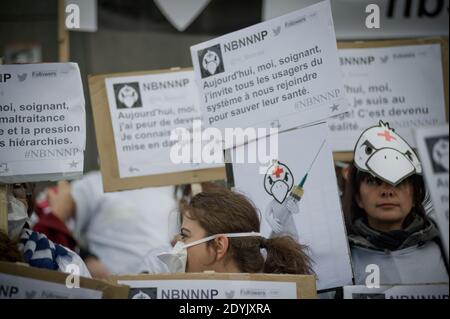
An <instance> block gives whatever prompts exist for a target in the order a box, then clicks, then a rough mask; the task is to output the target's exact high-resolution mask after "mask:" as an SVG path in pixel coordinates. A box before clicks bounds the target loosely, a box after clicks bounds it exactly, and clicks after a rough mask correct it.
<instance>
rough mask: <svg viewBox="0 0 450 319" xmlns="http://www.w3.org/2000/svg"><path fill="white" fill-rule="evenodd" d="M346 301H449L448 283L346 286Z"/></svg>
mask: <svg viewBox="0 0 450 319" xmlns="http://www.w3.org/2000/svg"><path fill="white" fill-rule="evenodd" d="M344 299H449V298H448V283H447V284H442V285H434V284H433V285H399V286H380V288H368V287H366V286H346V287H344Z"/></svg>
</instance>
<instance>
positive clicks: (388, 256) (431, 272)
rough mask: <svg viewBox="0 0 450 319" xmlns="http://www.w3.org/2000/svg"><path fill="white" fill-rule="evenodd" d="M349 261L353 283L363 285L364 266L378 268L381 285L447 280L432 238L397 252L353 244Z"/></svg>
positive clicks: (438, 251)
mask: <svg viewBox="0 0 450 319" xmlns="http://www.w3.org/2000/svg"><path fill="white" fill-rule="evenodd" d="M351 251H352V263H353V271H354V275H355V284H356V285H365V283H366V277H367V276H368V275H369V273H366V267H367V265H370V264H375V265H377V266H378V267H379V269H380V284H382V285H391V284H392V285H394V284H427V283H447V282H448V273H447V270H446V267H445V263H444V260H443V258H442V254H441V250H440V248H439V246H438V245H437V244H436V243H435V242H434V241H429V242H427V243H425V244H424V245H422V246H418V245H416V246H412V247H408V248H405V249H401V250H396V251H377V250H372V249H368V248H363V247H357V246H353V247H352V249H351Z"/></svg>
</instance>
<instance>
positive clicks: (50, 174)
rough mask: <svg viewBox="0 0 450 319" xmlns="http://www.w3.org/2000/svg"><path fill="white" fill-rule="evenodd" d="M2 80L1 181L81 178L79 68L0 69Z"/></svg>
mask: <svg viewBox="0 0 450 319" xmlns="http://www.w3.org/2000/svg"><path fill="white" fill-rule="evenodd" d="M0 77H1V80H0V124H1V126H0V182H4V183H14V182H25V181H27V182H31V181H39V180H56V179H63V178H64V179H68V178H75V177H78V176H80V175H81V174H82V172H83V159H84V154H83V153H84V149H85V140H86V123H85V110H84V105H85V103H84V95H83V86H82V83H81V76H80V70H79V68H78V65H77V64H76V63H45V64H26V65H0Z"/></svg>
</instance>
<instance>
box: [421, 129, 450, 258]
mask: <svg viewBox="0 0 450 319" xmlns="http://www.w3.org/2000/svg"><path fill="white" fill-rule="evenodd" d="M415 133H416V142H417V150H418V152H419V155H420V159H421V162H422V169H423V172H424V175H425V181H426V183H427V186H428V189H429V191H430V194H431V201H432V202H433V207H434V210H435V212H436V219H437V223H438V226H439V230H440V232H441V239H442V242H443V244H444V247H445V252H446V254H447V256H446V257H447V263H448V258H449V241H448V232H449V228H448V165H449V162H448V151H449V147H448V125H443V126H438V127H428V128H420V129H417V130H416V132H415Z"/></svg>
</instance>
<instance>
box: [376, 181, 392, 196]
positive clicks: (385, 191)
mask: <svg viewBox="0 0 450 319" xmlns="http://www.w3.org/2000/svg"><path fill="white" fill-rule="evenodd" d="M380 187H381V196H382V197H392V196H394V194H395V192H394V186H392V185H390V184H388V183H386V182H383V183H382V184H381V186H380Z"/></svg>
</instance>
